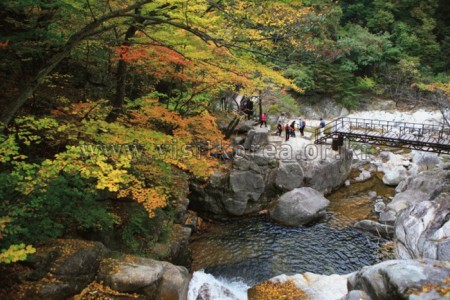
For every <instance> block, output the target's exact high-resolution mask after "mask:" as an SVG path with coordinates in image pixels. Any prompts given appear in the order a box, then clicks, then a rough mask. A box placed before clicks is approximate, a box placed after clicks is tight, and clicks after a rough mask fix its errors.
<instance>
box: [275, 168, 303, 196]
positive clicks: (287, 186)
mask: <svg viewBox="0 0 450 300" xmlns="http://www.w3.org/2000/svg"><path fill="white" fill-rule="evenodd" d="M303 177H304V174H303V169H302V167H301V166H300V165H299V164H298V162H297V161H281V162H280V165H279V167H278V170H277V174H276V177H275V185H276V186H277V187H278V188H279V189H281V190H282V191H291V190H293V189H295V188H299V187H301V186H302V185H303Z"/></svg>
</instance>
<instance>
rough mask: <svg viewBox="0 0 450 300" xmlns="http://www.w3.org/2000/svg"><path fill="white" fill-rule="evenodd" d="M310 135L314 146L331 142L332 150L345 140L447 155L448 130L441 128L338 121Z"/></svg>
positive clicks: (426, 125)
mask: <svg viewBox="0 0 450 300" xmlns="http://www.w3.org/2000/svg"><path fill="white" fill-rule="evenodd" d="M314 136H315V141H314V143H315V144H326V143H330V139H331V141H332V144H333V146H336V147H337V145H342V143H343V139H344V138H345V139H347V140H349V141H353V142H359V143H367V144H374V145H383V146H390V147H398V148H407V149H413V150H419V151H427V152H436V153H443V154H450V127H449V126H444V125H433V124H418V123H407V122H394V121H382V120H370V119H359V118H339V119H336V120H334V121H331V122H330V123H328V124H326V126H325V128H324V129H323V132H322V133H321V130H320V128H316V129H315V135H314Z"/></svg>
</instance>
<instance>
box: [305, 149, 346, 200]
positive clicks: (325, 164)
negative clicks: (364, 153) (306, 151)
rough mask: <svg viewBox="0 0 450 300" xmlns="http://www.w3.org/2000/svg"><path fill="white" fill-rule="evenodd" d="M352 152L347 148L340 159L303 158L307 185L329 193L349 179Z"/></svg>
mask: <svg viewBox="0 0 450 300" xmlns="http://www.w3.org/2000/svg"><path fill="white" fill-rule="evenodd" d="M352 155H353V154H352V152H351V151H350V150H345V153H344V154H343V155H342V156H341V158H340V159H336V158H327V159H318V160H302V161H300V164H301V166H302V169H303V173H304V182H305V186H309V187H311V188H313V189H315V190H317V191H319V192H321V193H323V194H329V193H331V192H332V191H333V190H335V189H336V188H338V187H339V186H341V185H342V184H344V182H345V181H346V180H347V178H348V176H349V174H350V171H351V165H352V159H351V158H352Z"/></svg>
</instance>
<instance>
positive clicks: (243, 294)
mask: <svg viewBox="0 0 450 300" xmlns="http://www.w3.org/2000/svg"><path fill="white" fill-rule="evenodd" d="M248 288H249V286H248V285H247V284H245V283H244V282H242V281H230V280H226V279H224V278H215V277H214V276H213V275H211V274H208V273H205V272H204V271H196V272H194V274H193V275H192V279H191V282H190V283H189V292H188V300H215V299H216V300H217V299H220V300H246V299H247V290H248Z"/></svg>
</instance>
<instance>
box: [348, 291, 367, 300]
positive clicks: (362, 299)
mask: <svg viewBox="0 0 450 300" xmlns="http://www.w3.org/2000/svg"><path fill="white" fill-rule="evenodd" d="M341 300H372V298H370V297H369V296H368V295H367V294H366V292H364V291H360V290H353V291H350V292H349V293H348V294H347V295H346V296H345V297H342V298H341Z"/></svg>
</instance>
